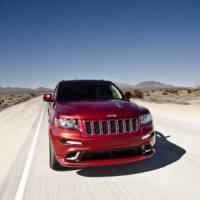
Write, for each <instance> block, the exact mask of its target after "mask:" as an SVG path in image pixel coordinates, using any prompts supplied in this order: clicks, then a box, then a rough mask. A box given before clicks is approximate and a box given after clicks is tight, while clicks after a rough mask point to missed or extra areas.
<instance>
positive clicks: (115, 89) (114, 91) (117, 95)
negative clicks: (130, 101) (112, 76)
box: [110, 85, 122, 99]
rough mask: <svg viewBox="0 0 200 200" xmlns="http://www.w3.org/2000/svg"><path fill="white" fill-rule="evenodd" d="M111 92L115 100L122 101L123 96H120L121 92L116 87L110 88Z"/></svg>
mask: <svg viewBox="0 0 200 200" xmlns="http://www.w3.org/2000/svg"><path fill="white" fill-rule="evenodd" d="M110 90H111V92H112V95H113V97H114V98H116V99H122V95H121V94H120V92H119V91H118V89H117V88H116V87H115V86H114V85H111V86H110Z"/></svg>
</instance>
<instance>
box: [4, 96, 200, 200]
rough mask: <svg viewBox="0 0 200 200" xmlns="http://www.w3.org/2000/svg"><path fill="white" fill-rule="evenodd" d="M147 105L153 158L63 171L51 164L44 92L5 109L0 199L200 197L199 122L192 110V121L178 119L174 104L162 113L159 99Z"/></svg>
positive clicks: (175, 199) (183, 199) (196, 199)
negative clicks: (152, 132)
mask: <svg viewBox="0 0 200 200" xmlns="http://www.w3.org/2000/svg"><path fill="white" fill-rule="evenodd" d="M141 104H142V103H141ZM146 105H147V106H149V108H150V110H151V111H152V113H153V116H154V123H155V127H156V131H157V145H156V150H157V152H156V154H155V156H154V157H153V158H151V159H149V160H145V161H141V162H137V163H131V164H126V165H119V166H108V167H94V168H85V169H68V168H66V169H63V170H61V171H54V170H52V169H50V167H49V149H48V121H47V106H46V105H45V104H44V103H43V102H42V101H41V97H39V98H35V99H32V100H30V101H27V102H24V103H21V104H19V105H16V106H13V107H10V108H7V109H5V110H3V111H1V112H0V137H1V140H0V152H1V153H0V199H1V200H13V199H15V200H21V199H25V200H44V199H45V200H66V199H69V200H79V199H81V200H107V199H109V200H110V199H115V200H118V199H119V200H121V199H124V200H129V199H130V200H160V199H162V200H168V199H170V200H172V199H173V200H179V199H180V200H188V199H193V200H199V199H200V197H199V196H200V195H199V194H200V190H199V180H200V170H199V167H200V123H198V120H196V119H195V120H194V122H193V121H192V120H191V118H192V117H193V116H188V113H187V111H185V116H186V117H188V118H190V120H188V121H189V122H187V120H185V121H183V120H180V118H177V119H176V117H175V115H176V111H175V110H174V109H172V110H170V106H169V109H168V111H165V113H166V112H168V114H167V115H165V114H163V115H161V114H160V113H162V111H161V112H157V110H156V109H155V108H156V104H153V105H152V104H146ZM159 106H160V107H161V108H160V109H162V106H163V109H164V107H165V105H159ZM172 107H173V106H172ZM198 108H200V107H198ZM191 109H193V108H192V107H191ZM199 111H200V110H199ZM177 112H178V111H177ZM194 112H195V111H194ZM170 116H172V117H170ZM177 116H178V115H177Z"/></svg>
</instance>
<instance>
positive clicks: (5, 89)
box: [0, 87, 52, 94]
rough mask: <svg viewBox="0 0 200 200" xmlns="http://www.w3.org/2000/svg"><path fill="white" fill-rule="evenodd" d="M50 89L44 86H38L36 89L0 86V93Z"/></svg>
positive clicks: (45, 90)
mask: <svg viewBox="0 0 200 200" xmlns="http://www.w3.org/2000/svg"><path fill="white" fill-rule="evenodd" d="M47 91H52V89H49V88H45V87H38V88H36V89H32V88H21V87H0V93H4V94H5V93H24V92H47Z"/></svg>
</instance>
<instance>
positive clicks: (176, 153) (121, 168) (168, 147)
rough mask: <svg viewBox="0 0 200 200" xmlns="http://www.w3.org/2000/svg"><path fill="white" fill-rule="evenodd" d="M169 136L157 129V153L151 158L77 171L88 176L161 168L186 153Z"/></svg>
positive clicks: (112, 174)
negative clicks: (169, 139)
mask: <svg viewBox="0 0 200 200" xmlns="http://www.w3.org/2000/svg"><path fill="white" fill-rule="evenodd" d="M168 137H169V136H164V135H163V134H162V133H160V132H158V131H156V146H155V149H156V153H155V155H154V156H153V157H152V158H150V159H147V160H142V161H139V162H135V163H130V164H124V165H115V166H104V167H90V168H82V169H80V170H78V171H77V172H76V173H77V174H78V175H81V176H86V177H109V176H121V175H129V174H138V173H142V172H148V171H152V170H156V169H160V168H162V167H165V166H167V165H169V164H172V163H174V162H176V161H178V160H179V159H180V158H181V157H182V156H183V155H184V154H185V153H186V151H185V149H183V148H181V147H180V146H178V145H176V144H174V143H172V142H170V141H168V140H167V138H168Z"/></svg>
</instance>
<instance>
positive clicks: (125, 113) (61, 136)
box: [43, 80, 155, 167]
mask: <svg viewBox="0 0 200 200" xmlns="http://www.w3.org/2000/svg"><path fill="white" fill-rule="evenodd" d="M75 82H76V83H80V84H82V83H90V84H96V83H97V84H98V83H103V84H104V83H105V84H112V83H111V82H109V81H94V80H93V81H91V80H84V81H82V80H76V81H61V82H60V83H58V85H57V86H56V89H55V92H54V95H53V96H52V95H50V94H45V95H44V98H43V99H44V100H45V101H47V102H51V101H52V102H51V103H49V108H48V113H49V135H50V141H51V142H52V147H53V152H54V155H55V158H56V161H58V163H59V164H60V165H63V166H77V167H78V166H79V167H86V166H101V165H113V164H122V163H129V162H133V161H138V160H143V159H146V158H149V157H151V156H152V155H153V154H154V152H155V151H154V145H155V134H154V130H153V125H152V122H150V123H148V124H146V125H141V124H140V121H139V116H140V115H141V114H146V113H149V111H148V109H146V108H144V107H140V106H138V105H137V104H135V103H133V102H131V101H130V100H129V99H130V97H131V94H130V93H125V95H124V94H122V92H121V91H120V93H121V95H122V99H106V100H91V99H89V100H85V99H84V100H79V101H66V102H59V99H58V93H59V90H60V87H61V85H62V84H73V83H75ZM53 98H54V99H53ZM59 117H63V118H72V119H76V121H77V124H78V129H65V128H61V127H58V126H57V124H56V119H57V118H59ZM132 118H134V119H136V124H137V128H136V129H134V128H133V127H132V129H134V131H133V130H131V131H130V132H126V131H125V132H124V133H119V131H118V130H119V126H118V123H119V121H118V120H120V119H132ZM102 120H103V121H105V120H107V125H108V129H109V131H110V128H111V127H110V126H109V123H110V121H112V120H115V123H116V124H115V125H116V126H115V127H116V128H117V129H118V130H117V133H109V134H103V133H102V131H103V129H102ZM109 120H110V121H109ZM87 121H90V122H91V124H92V123H93V121H98V122H99V126H100V127H99V129H100V130H101V133H100V134H97V135H88V134H87V133H86V126H85V124H84V123H85V122H87ZM124 123H125V121H124ZM128 123H130V124H129V125H132V124H131V121H128ZM132 126H133V125H132ZM123 128H124V129H126V124H123ZM93 130H94V128H93ZM147 134H151V137H149V138H147V139H142V137H143V136H145V135H147ZM66 140H70V141H77V142H81V143H82V144H81V145H74V144H63V143H62V142H60V141H66ZM145 145H147V146H148V145H149V146H150V147H151V148H150V149H151V151H149V152H147V153H145V154H142V152H140V149H141V148H142V146H145ZM128 147H131V148H132V147H138V149H139V151H138V152H137V154H133V155H132V154H128V156H127V155H125V156H121V157H116V155H115V154H112V156H113V155H115V156H114V157H112V156H111V157H110V158H105V159H104V158H103V157H102V158H101V159H100V158H99V159H98V158H96V157H94V158H92V159H89V160H87V159H86V160H76V161H70V160H66V159H65V157H66V156H67V155H69V154H70V153H71V152H74V151H75V152H77V151H78V152H81V153H87V152H99V151H105V150H106V151H108V152H115V150H116V151H117V150H119V149H126V148H128ZM109 155H110V154H109ZM117 155H118V156H119V154H117ZM80 158H81V159H82V158H84V157H81V156H80Z"/></svg>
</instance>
